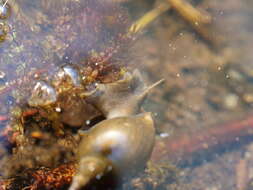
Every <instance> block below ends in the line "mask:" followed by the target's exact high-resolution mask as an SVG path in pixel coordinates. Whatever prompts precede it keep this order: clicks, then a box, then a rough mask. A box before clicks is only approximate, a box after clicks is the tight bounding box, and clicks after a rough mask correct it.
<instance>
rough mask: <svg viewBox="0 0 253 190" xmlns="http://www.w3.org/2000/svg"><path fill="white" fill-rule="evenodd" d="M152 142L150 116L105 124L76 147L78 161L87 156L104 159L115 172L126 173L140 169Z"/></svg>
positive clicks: (120, 119)
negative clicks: (97, 156) (111, 165)
mask: <svg viewBox="0 0 253 190" xmlns="http://www.w3.org/2000/svg"><path fill="white" fill-rule="evenodd" d="M154 141H155V129H154V123H153V119H152V117H151V113H143V114H139V115H136V116H129V117H118V118H113V119H108V120H104V121H102V122H100V123H98V124H97V125H95V126H94V127H93V128H92V129H90V130H89V131H88V132H87V134H86V136H85V137H84V138H83V140H82V142H81V143H80V146H79V159H80V160H82V158H84V157H85V156H86V155H90V154H101V155H102V156H104V157H107V158H108V159H109V160H110V161H111V162H112V163H113V164H114V166H115V167H116V170H118V171H120V172H122V171H123V172H124V174H126V173H128V172H126V171H125V170H126V169H127V170H128V171H130V170H131V173H132V172H135V171H138V169H140V168H143V167H144V166H145V164H146V162H147V160H148V159H149V157H150V154H151V152H152V149H153V146H154Z"/></svg>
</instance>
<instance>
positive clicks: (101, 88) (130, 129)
mask: <svg viewBox="0 0 253 190" xmlns="http://www.w3.org/2000/svg"><path fill="white" fill-rule="evenodd" d="M161 82H162V80H161V81H158V82H157V83H155V84H153V85H152V86H146V85H145V83H144V82H143V80H142V77H141V75H140V73H139V71H137V70H135V71H134V72H133V73H126V74H125V76H124V77H123V79H122V80H119V81H117V82H115V83H109V84H97V85H96V89H95V92H94V93H92V94H91V95H90V96H89V97H88V98H87V102H89V103H91V104H93V105H94V106H95V107H96V108H97V109H99V110H100V111H101V112H102V113H103V114H104V115H105V117H106V120H103V121H101V122H100V123H98V124H96V125H95V126H93V127H92V128H91V129H90V130H88V131H87V132H84V134H83V138H82V141H81V143H80V145H79V149H78V161H79V164H78V169H77V173H76V175H75V176H74V178H73V181H72V184H71V186H70V188H69V190H78V189H81V188H82V187H84V186H85V185H87V184H88V183H89V182H90V181H91V180H92V179H95V178H97V179H99V178H100V177H101V176H103V175H104V174H106V173H107V172H109V171H111V170H113V171H114V172H115V173H116V174H117V175H118V176H119V178H123V177H125V176H128V175H130V174H133V173H136V172H137V171H139V170H140V169H142V168H144V167H145V165H146V162H147V161H148V159H149V157H150V155H151V152H152V149H153V146H154V141H155V128H154V122H153V119H152V116H151V113H147V112H146V113H141V114H137V113H138V112H139V108H140V105H141V103H142V102H143V100H144V99H145V97H146V95H147V93H148V91H149V90H150V89H151V88H153V87H154V86H156V85H157V84H159V83H161ZM136 114H137V115H136Z"/></svg>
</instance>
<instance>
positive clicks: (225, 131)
mask: <svg viewBox="0 0 253 190" xmlns="http://www.w3.org/2000/svg"><path fill="white" fill-rule="evenodd" d="M247 136H253V115H249V116H248V117H246V118H243V119H241V120H237V121H232V122H231V121H230V122H228V123H225V124H222V125H217V126H213V127H209V128H206V129H205V130H203V129H202V130H200V131H195V132H194V133H187V134H180V135H179V136H175V137H167V138H164V140H161V141H157V144H156V146H155V149H154V151H153V153H152V160H153V161H155V162H156V161H159V160H161V159H169V160H171V161H172V162H175V163H178V162H180V161H181V160H186V159H187V156H192V154H193V153H197V152H201V151H204V150H210V149H212V148H215V147H220V146H221V145H224V144H229V143H232V142H236V143H240V142H243V140H244V138H243V137H247Z"/></svg>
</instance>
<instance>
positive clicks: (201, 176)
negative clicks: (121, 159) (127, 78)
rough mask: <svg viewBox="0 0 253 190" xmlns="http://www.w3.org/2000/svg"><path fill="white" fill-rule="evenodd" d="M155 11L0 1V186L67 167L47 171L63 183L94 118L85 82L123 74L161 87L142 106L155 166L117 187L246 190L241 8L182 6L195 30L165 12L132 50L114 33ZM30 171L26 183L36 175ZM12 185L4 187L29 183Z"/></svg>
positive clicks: (144, 3)
mask: <svg viewBox="0 0 253 190" xmlns="http://www.w3.org/2000/svg"><path fill="white" fill-rule="evenodd" d="M112 2H113V3H112ZM166 2H167V1H166ZM168 2H169V1H168ZM171 2H173V1H171ZM2 3H3V2H2ZM157 3H159V1H157V2H156V3H155V1H153V0H136V1H131V0H129V1H125V0H124V1H113V0H112V1H110V0H93V1H92V0H79V1H76V0H59V1H49V0H40V1H30V0H15V1H13V0H9V3H8V4H7V6H6V7H5V8H4V10H3V12H2V13H1V14H0V100H1V101H0V127H1V130H0V131H1V132H0V139H1V146H0V155H1V156H0V164H1V166H2V169H1V175H2V176H3V177H5V178H6V177H7V178H9V177H12V176H15V175H16V174H19V173H21V172H23V171H25V169H27V168H30V169H32V170H31V171H30V170H29V172H31V173H33V172H34V169H35V168H40V167H41V166H44V167H48V168H57V167H58V166H59V165H61V164H67V165H65V166H63V167H62V168H57V169H55V170H54V172H55V173H57V174H59V175H61V174H63V173H64V172H65V173H64V174H66V175H65V176H67V177H66V178H63V179H64V180H67V179H68V180H70V179H71V177H72V176H73V172H74V169H73V168H74V165H73V164H72V163H73V162H74V161H75V159H76V157H75V156H74V155H75V153H76V149H77V144H78V142H79V139H78V138H80V136H78V135H77V134H78V133H77V131H78V129H80V128H81V129H85V128H87V127H89V126H90V123H96V122H97V120H99V121H100V119H97V118H100V116H99V115H101V114H100V113H99V112H98V111H97V110H96V108H95V107H93V106H91V105H87V104H86V103H85V102H84V101H83V97H85V96H87V91H88V93H92V90H94V88H95V87H96V83H97V82H102V83H110V82H112V81H115V80H117V79H118V78H119V76H120V74H121V73H122V72H124V70H125V69H126V65H130V67H131V68H132V67H133V68H139V69H140V70H141V71H142V72H145V77H146V78H148V79H149V81H156V80H159V79H161V78H164V79H165V81H166V82H165V83H164V84H163V85H162V86H159V87H157V88H156V89H154V91H152V93H151V95H150V97H149V98H148V101H147V102H146V103H145V105H144V109H145V110H147V111H151V112H153V113H155V114H154V115H155V117H154V118H155V120H156V126H157V143H156V146H155V149H154V153H153V155H152V158H151V159H152V161H153V162H154V163H155V165H154V166H153V165H152V166H149V168H148V170H147V171H145V172H143V173H142V174H138V175H137V176H136V177H135V178H133V179H131V180H126V182H125V183H124V185H123V187H122V188H123V189H176V188H179V189H192V190H193V189H217V190H218V189H222V190H223V189H225V190H226V189H229V190H231V189H236V190H247V188H248V189H250V188H252V184H251V186H250V185H248V184H250V181H252V179H251V178H252V175H253V168H252V163H253V157H252V155H253V152H252V151H253V148H252V143H251V139H252V125H253V123H252V121H251V120H252V119H251V117H252V115H251V114H250V113H251V108H252V103H253V87H252V82H253V64H252V53H251V50H252V41H253V40H252V30H253V27H252V26H253V25H252V22H251V19H252V16H253V15H252V3H251V1H236V0H224V1H222V2H221V1H218V0H213V1H206V0H201V1H194V0H192V1H190V3H191V4H192V5H194V7H198V9H202V10H204V11H206V12H207V13H208V15H209V14H210V16H211V18H212V19H211V20H212V22H211V24H208V25H203V26H201V28H200V27H199V26H193V25H192V24H189V20H185V18H184V15H183V16H182V13H180V12H178V11H177V10H176V8H175V7H173V6H172V9H173V10H171V9H170V10H167V11H166V13H164V14H163V15H161V16H160V17H159V18H158V19H156V20H155V21H154V22H152V23H151V24H150V25H149V26H148V27H147V28H145V29H144V31H142V34H141V35H138V36H137V37H138V40H137V41H136V42H135V43H132V42H133V41H134V40H133V39H132V38H129V36H126V31H127V29H128V28H129V26H130V24H129V23H131V22H133V21H134V20H136V19H137V18H140V17H141V16H142V15H144V14H145V13H147V12H148V11H150V10H151V9H152V8H153V7H155V6H156V4H157ZM128 12H129V14H130V15H128ZM130 20H131V21H130ZM129 21H130V22H129ZM212 41H214V42H215V43H212ZM66 69H67V70H66ZM69 69H71V70H69ZM72 71H73V72H72ZM64 72H65V74H64ZM58 78H59V80H58ZM73 83H75V84H73ZM77 83H78V85H77ZM80 84H81V85H80ZM87 84H89V86H88V87H87V88H86V86H85V85H87ZM38 88H39V90H38ZM34 89H37V90H35V91H36V93H33V91H34ZM56 95H57V96H58V97H57V98H56ZM34 97H35V99H34ZM80 97H81V98H80ZM29 98H30V100H31V99H33V100H35V101H33V102H32V103H31V102H30V103H29V101H28V99H29ZM36 98H37V99H36ZM34 102H35V104H34ZM32 106H34V107H32ZM84 113H85V114H84ZM62 115H64V117H63V116H62ZM84 115H85V116H84ZM66 118H67V119H66ZM160 134H161V135H160ZM73 136H74V137H73ZM161 161H162V164H161ZM70 162H71V164H70V165H68V163H70ZM158 163H159V164H158ZM182 163H183V164H182ZM172 165H173V166H172ZM64 167H65V168H64ZM176 167H177V168H176ZM48 171H51V170H48ZM29 172H28V173H29ZM37 172H38V173H37V174H36V176H37V177H39V176H40V177H41V176H47V175H48V174H47V173H46V171H45V170H43V169H41V170H38V171H37ZM39 172H41V173H39ZM29 175H30V174H29ZM29 175H28V176H29ZM34 175H35V174H34ZM23 177H24V176H20V177H19V178H17V179H15V180H17V181H16V182H15V184H16V187H14V186H12V187H11V188H9V189H19V187H20V186H22V185H24V184H31V182H30V181H29V180H28V181H27V179H25V180H24V179H23ZM22 180H23V181H22ZM57 182H58V183H59V184H60V183H63V181H60V182H59V181H57ZM4 183H7V182H4ZM8 183H12V181H11V180H10V181H8ZM41 183H45V181H43V180H42V182H41ZM65 183H66V184H68V183H67V182H66V181H65ZM91 186H92V184H91ZM22 187H25V185H24V186H22ZM38 187H39V186H38ZM7 189H8V188H7ZM66 189H67V186H66Z"/></svg>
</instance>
